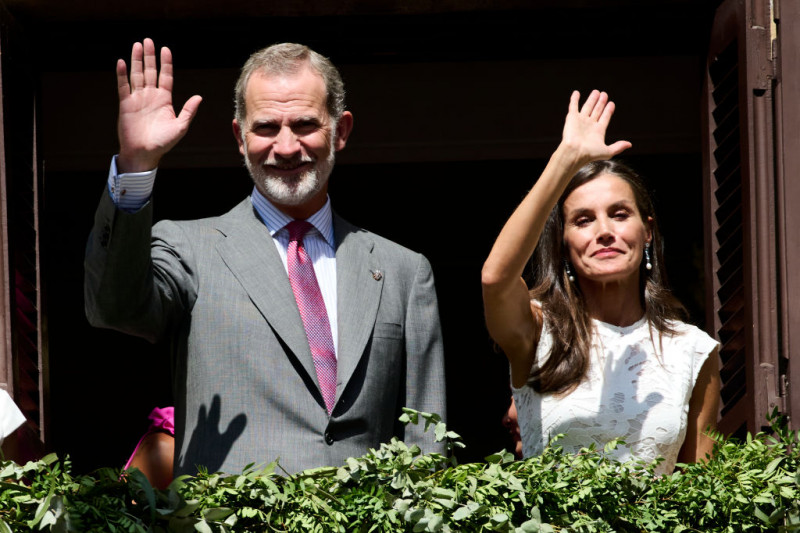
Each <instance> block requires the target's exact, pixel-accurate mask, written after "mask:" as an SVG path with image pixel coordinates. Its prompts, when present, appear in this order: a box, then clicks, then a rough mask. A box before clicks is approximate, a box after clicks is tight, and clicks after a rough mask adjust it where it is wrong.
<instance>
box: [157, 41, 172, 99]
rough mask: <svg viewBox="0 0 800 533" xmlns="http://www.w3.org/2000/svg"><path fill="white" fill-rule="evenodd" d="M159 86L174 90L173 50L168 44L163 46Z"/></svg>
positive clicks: (170, 90)
mask: <svg viewBox="0 0 800 533" xmlns="http://www.w3.org/2000/svg"><path fill="white" fill-rule="evenodd" d="M158 86H159V87H160V88H161V89H166V90H167V91H169V92H172V52H170V50H169V48H167V47H166V46H164V47H162V48H161V73H160V74H159V75H158Z"/></svg>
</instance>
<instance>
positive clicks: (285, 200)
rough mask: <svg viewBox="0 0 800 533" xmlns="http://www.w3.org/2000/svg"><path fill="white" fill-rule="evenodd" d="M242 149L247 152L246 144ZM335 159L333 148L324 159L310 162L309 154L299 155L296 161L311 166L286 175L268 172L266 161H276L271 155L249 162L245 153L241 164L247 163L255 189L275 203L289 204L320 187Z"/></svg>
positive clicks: (298, 202)
mask: <svg viewBox="0 0 800 533" xmlns="http://www.w3.org/2000/svg"><path fill="white" fill-rule="evenodd" d="M245 153H247V151H246V146H245ZM335 161H336V152H335V150H333V149H331V151H330V153H329V154H328V157H327V158H326V159H325V160H324V161H316V162H314V160H313V159H311V158H309V157H303V158H301V159H300V163H314V166H313V167H312V168H311V169H309V170H306V171H305V172H302V173H301V174H299V175H297V176H295V177H293V178H291V179H287V178H283V177H281V176H276V175H273V174H272V173H271V172H270V170H269V167H268V165H274V164H276V161H275V160H274V159H273V158H270V159H268V160H267V161H265V163H264V164H261V165H253V163H252V162H251V161H250V158H248V157H247V156H245V158H244V162H245V166H247V170H248V171H249V172H250V177H251V178H253V182H254V183H255V185H256V188H257V189H258V191H259V192H260V193H261V194H263V195H264V196H265V197H266V198H267V199H268V200H269V201H271V202H273V203H275V204H278V205H292V206H294V205H303V204H304V203H306V202H308V201H309V200H310V199H311V198H313V197H314V196H315V195H316V194H317V193H319V191H321V190H322V188H323V187H324V186H325V184H326V183H327V182H328V178H329V177H330V175H331V171H333V164H334V162H335Z"/></svg>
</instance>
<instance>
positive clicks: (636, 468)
mask: <svg viewBox="0 0 800 533" xmlns="http://www.w3.org/2000/svg"><path fill="white" fill-rule="evenodd" d="M401 420H402V421H403V422H405V423H414V424H417V423H424V424H425V426H426V429H430V428H432V429H433V431H434V434H435V436H436V439H437V440H439V441H445V442H446V444H447V450H448V453H447V455H441V454H435V453H433V454H422V453H421V451H420V449H419V448H418V447H417V446H408V445H406V444H405V443H403V442H401V441H399V440H397V439H392V440H391V441H390V442H388V443H385V444H382V445H381V446H380V447H379V448H377V449H371V450H369V451H368V452H367V453H366V454H365V455H363V456H361V457H357V458H350V459H347V460H346V461H345V463H344V464H343V465H341V466H339V467H325V468H317V469H313V470H306V471H304V472H301V473H298V474H294V475H281V474H279V473H278V471H280V466H279V465H278V464H277V463H275V462H273V463H270V464H268V465H266V466H262V467H254V466H253V465H250V466H248V467H247V468H246V469H245V470H244V471H243V472H242V473H241V474H237V475H225V474H221V473H209V472H206V471H203V470H201V471H200V472H198V474H197V476H193V477H192V476H183V477H180V478H178V479H176V480H175V481H174V482H173V483H172V484H171V485H170V486H169V487H168V488H167V489H166V490H163V491H160V490H156V489H153V487H151V486H150V484H149V483H148V482H147V479H146V478H145V477H144V475H142V474H141V472H139V471H138V470H135V469H132V470H129V471H127V472H126V473H125V474H124V478H123V479H122V480H121V479H120V477H119V471H118V470H113V469H101V470H98V471H96V472H94V473H93V474H92V475H87V476H72V474H71V473H70V469H71V465H70V462H69V459H68V458H65V459H62V460H59V459H58V458H57V457H56V456H55V455H49V456H47V457H45V458H44V459H42V460H41V461H37V462H31V463H28V464H26V465H17V464H15V463H12V462H3V463H2V465H0V533H8V532H12V531H13V532H18V531H20V532H24V531H53V532H64V533H66V532H73V531H75V532H78V531H79V532H94V531H103V532H106V531H111V532H126V533H145V532H153V533H160V532H164V533H166V532H190V531H191V532H201V533H208V532H245V531H247V532H251V531H259V532H274V531H311V532H315V531H316V532H350V531H356V532H388V533H392V532H405V531H414V532H420V531H426V532H443V533H446V532H455V531H464V532H490V531H494V532H508V533H531V532H610V531H619V532H645V531H648V532H649V531H652V532H662V531H663V532H670V533H673V532H674V533H679V532H695V531H703V532H738V531H753V532H766V531H777V532H787V533H788V532H792V531H800V445H799V444H800V434H799V433H798V432H795V431H791V430H789V429H788V427H787V424H786V421H785V420H783V419H782V418H781V417H779V416H778V415H777V413H776V412H773V414H772V415H771V416H770V417H769V420H770V423H771V427H772V432H771V433H759V434H757V435H754V436H753V435H748V436H747V438H746V439H745V440H744V441H743V442H737V441H735V440H726V439H723V438H722V437H721V436H720V435H714V437H715V440H716V441H717V444H716V446H715V450H714V456H713V458H712V459H710V460H708V461H707V462H701V463H698V464H688V465H678V466H679V468H678V470H677V471H676V472H675V473H674V474H672V475H669V476H661V477H659V476H656V475H655V474H654V468H655V464H643V463H637V462H630V463H624V464H622V463H619V462H617V461H615V460H614V459H612V458H610V457H609V456H607V455H605V453H604V451H607V448H609V447H613V446H615V445H616V444H618V443H609V445H608V446H607V447H606V449H605V450H596V449H595V448H594V447H590V448H586V449H584V450H581V451H580V452H579V453H577V454H567V453H564V451H563V450H562V448H561V447H560V446H559V445H558V440H555V441H554V442H553V443H552V444H551V445H550V447H548V448H547V449H546V450H545V451H544V453H543V454H542V455H541V456H538V457H532V458H530V459H526V460H524V461H515V460H514V457H513V455H512V454H510V453H508V452H506V451H502V452H499V453H497V454H494V455H491V456H489V457H487V458H486V461H485V462H484V463H470V464H462V465H459V464H457V462H456V461H455V459H454V457H453V456H452V451H453V450H454V449H455V448H457V447H461V446H463V444H462V443H461V440H460V437H459V436H458V434H456V433H454V432H452V431H450V430H448V429H447V427H446V426H445V424H444V423H443V422H442V420H441V418H440V417H439V416H438V415H435V414H431V413H421V412H416V411H412V410H409V409H406V410H404V412H403V415H402V417H401Z"/></svg>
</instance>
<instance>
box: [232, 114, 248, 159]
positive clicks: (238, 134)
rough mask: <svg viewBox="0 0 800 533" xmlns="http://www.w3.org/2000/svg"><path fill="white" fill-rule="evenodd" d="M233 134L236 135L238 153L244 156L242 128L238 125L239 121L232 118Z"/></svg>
mask: <svg viewBox="0 0 800 533" xmlns="http://www.w3.org/2000/svg"><path fill="white" fill-rule="evenodd" d="M232 125H233V136H234V137H236V143H237V144H238V145H239V153H240V154H242V155H244V156H246V155H247V154H245V153H244V152H245V150H244V137H243V136H242V128H241V126H239V121H238V120H236V119H233V124H232Z"/></svg>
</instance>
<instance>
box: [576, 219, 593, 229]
mask: <svg viewBox="0 0 800 533" xmlns="http://www.w3.org/2000/svg"><path fill="white" fill-rule="evenodd" d="M589 222H591V220H589V217H580V218H578V219H575V225H576V226H579V227H581V226H586V225H587V224H589Z"/></svg>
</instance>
